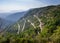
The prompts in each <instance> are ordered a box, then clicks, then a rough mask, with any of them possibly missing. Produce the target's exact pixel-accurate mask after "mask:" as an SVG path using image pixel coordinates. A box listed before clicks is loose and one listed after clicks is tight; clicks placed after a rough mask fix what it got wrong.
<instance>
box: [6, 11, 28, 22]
mask: <svg viewBox="0 0 60 43" xmlns="http://www.w3.org/2000/svg"><path fill="white" fill-rule="evenodd" d="M26 13H27V12H26V11H23V12H15V13H12V14H10V15H8V16H7V17H6V18H5V19H6V20H9V21H12V22H16V21H18V20H19V19H20V18H21V17H23V16H24V15H25V14H26Z"/></svg>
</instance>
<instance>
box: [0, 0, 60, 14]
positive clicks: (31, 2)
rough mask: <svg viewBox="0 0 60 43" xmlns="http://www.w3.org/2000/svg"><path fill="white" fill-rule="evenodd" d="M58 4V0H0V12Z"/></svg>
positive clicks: (59, 2) (59, 0) (59, 1)
mask: <svg viewBox="0 0 60 43" xmlns="http://www.w3.org/2000/svg"><path fill="white" fill-rule="evenodd" d="M57 4H60V0H0V13H3V12H10V11H25V10H28V9H31V8H38V7H44V6H48V5H57Z"/></svg>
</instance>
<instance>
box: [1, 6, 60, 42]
mask: <svg viewBox="0 0 60 43" xmlns="http://www.w3.org/2000/svg"><path fill="white" fill-rule="evenodd" d="M3 33H4V34H1V35H0V43H60V5H56V6H47V7H42V8H35V9H30V10H29V11H28V12H27V14H25V16H24V17H22V18H21V19H19V21H17V22H16V23H15V24H13V25H11V26H8V27H6V30H5V31H4V32H3Z"/></svg>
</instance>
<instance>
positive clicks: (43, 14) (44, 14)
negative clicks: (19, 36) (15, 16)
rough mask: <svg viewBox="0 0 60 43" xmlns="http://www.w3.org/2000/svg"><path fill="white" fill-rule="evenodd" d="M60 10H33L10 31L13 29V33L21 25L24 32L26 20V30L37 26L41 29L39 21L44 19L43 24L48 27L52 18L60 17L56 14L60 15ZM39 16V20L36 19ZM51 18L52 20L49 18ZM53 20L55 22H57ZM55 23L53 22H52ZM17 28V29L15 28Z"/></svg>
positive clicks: (57, 7) (55, 8) (52, 8)
mask: <svg viewBox="0 0 60 43" xmlns="http://www.w3.org/2000/svg"><path fill="white" fill-rule="evenodd" d="M59 10H60V6H48V7H43V8H36V9H31V10H29V11H28V13H27V14H26V15H25V16H24V17H22V18H21V19H20V20H19V21H18V22H17V23H16V24H14V25H12V26H11V28H9V29H12V31H13V30H14V29H16V31H17V29H18V24H19V25H21V30H20V31H22V30H23V27H24V22H25V20H26V23H25V28H24V30H27V29H29V28H31V27H32V28H34V27H33V25H34V24H35V26H36V27H39V24H40V23H39V20H38V18H39V19H42V22H43V23H44V25H48V23H47V22H48V21H49V20H50V19H51V18H54V17H55V16H57V17H58V16H60V15H59V14H55V13H56V12H57V13H59ZM34 15H35V16H37V17H38V18H36V17H34ZM49 17H50V18H49ZM57 17H56V18H55V19H58V18H57ZM55 19H53V20H55ZM28 21H30V22H32V23H33V25H32V24H31V23H30V22H28ZM51 22H53V21H51ZM15 26H16V27H15Z"/></svg>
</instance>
